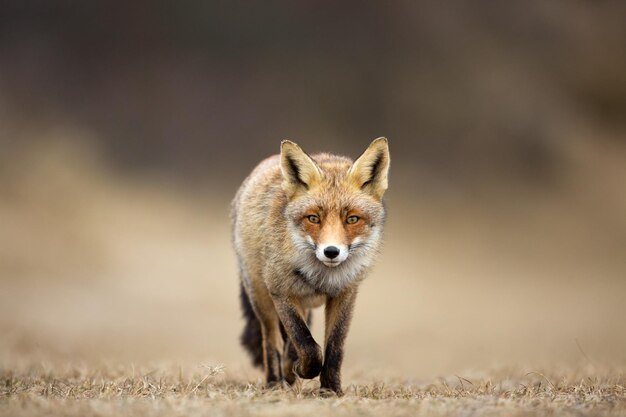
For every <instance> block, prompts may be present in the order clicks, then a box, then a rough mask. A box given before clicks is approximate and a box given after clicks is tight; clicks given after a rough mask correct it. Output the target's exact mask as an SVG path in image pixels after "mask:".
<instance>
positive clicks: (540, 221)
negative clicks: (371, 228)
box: [0, 1, 626, 378]
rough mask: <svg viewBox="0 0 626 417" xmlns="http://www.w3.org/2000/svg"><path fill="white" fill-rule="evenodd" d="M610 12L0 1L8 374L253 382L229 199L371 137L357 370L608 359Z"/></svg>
mask: <svg viewBox="0 0 626 417" xmlns="http://www.w3.org/2000/svg"><path fill="white" fill-rule="evenodd" d="M625 19H626V3H623V2H609V1H598V2H590V1H554V2H543V1H530V2H498V1H484V2H460V1H452V2H435V1H430V2H413V1H395V2H384V3H383V2H377V3H375V2H340V4H334V3H330V2H250V3H232V2H174V3H166V2H147V1H146V2H144V1H139V2H132V3H128V2H115V1H114V2H79V1H58V2H46V1H5V2H2V4H1V5H0V332H1V334H2V335H3V337H2V338H1V339H2V341H1V342H0V365H1V366H3V367H17V366H22V365H24V366H29V364H32V363H57V364H64V363H76V362H81V363H82V362H91V361H114V362H115V361H118V362H122V363H147V362H150V361H156V362H159V363H162V362H169V363H192V364H194V363H198V362H208V363H224V364H226V365H227V366H228V367H229V368H227V369H242V370H245V372H247V373H249V375H250V376H251V377H252V376H257V377H258V376H259V375H260V374H257V373H254V371H252V370H251V368H250V367H249V366H248V362H247V358H246V357H245V355H244V353H243V350H242V349H240V348H239V347H238V341H237V337H238V334H239V333H240V330H241V327H242V324H243V323H242V321H241V320H240V313H239V307H238V299H237V287H238V283H237V276H236V269H235V261H234V256H233V253H232V250H231V244H230V235H229V225H228V222H229V220H228V210H229V207H228V204H229V201H230V199H231V198H232V196H233V195H234V193H235V191H236V189H237V187H238V185H239V184H240V182H241V181H242V180H243V178H245V176H246V175H247V174H248V173H249V171H250V170H251V169H252V167H253V166H254V165H255V164H256V163H257V162H258V161H259V160H261V159H262V158H264V157H266V156H268V155H270V154H273V153H276V152H277V150H278V147H279V141H280V140H281V139H284V138H290V139H292V140H295V141H297V142H298V143H299V144H300V145H301V146H302V147H303V148H304V149H305V150H307V151H309V152H311V153H314V152H317V151H331V152H335V153H340V154H346V155H349V156H352V157H356V156H358V155H359V154H360V153H361V151H362V150H363V149H364V148H365V147H366V146H367V144H368V143H369V142H370V141H371V140H372V139H373V138H375V137H378V136H386V137H388V138H389V140H390V147H391V154H392V167H391V183H390V190H389V192H388V194H387V196H386V198H387V203H388V208H389V223H388V226H387V230H386V241H387V244H386V247H385V250H384V252H383V255H382V256H381V258H380V262H379V263H378V265H377V267H376V269H375V271H374V273H373V274H372V275H371V277H370V278H369V279H368V280H367V281H366V282H365V284H364V285H363V288H362V291H361V299H360V300H359V303H358V305H357V312H356V315H355V320H354V325H353V329H352V331H351V335H350V336H349V339H348V352H347V363H346V366H347V367H348V368H349V369H350V370H351V371H353V372H360V371H371V370H372V368H373V369H374V370H381V372H384V373H391V374H395V375H406V376H413V377H417V378H430V377H432V376H435V375H445V374H450V373H461V372H471V371H480V370H481V369H485V368H488V367H522V368H523V369H526V370H535V369H538V368H540V367H542V366H552V365H554V364H558V365H564V366H574V367H579V366H623V365H624V364H625V362H626V353H625V352H626V332H625V330H626V328H625V327H624V318H625V317H626V305H625V303H624V296H625V295H626V280H625V279H624V278H625V274H626V117H625V116H626V25H624V21H625ZM315 321H316V324H315V329H316V330H315V331H316V334H317V335H318V336H320V334H321V333H320V330H321V328H322V327H321V325H322V323H321V321H322V315H320V314H318V315H317V316H316V317H315ZM20 364H21V365H20Z"/></svg>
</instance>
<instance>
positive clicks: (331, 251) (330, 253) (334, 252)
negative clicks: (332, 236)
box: [324, 246, 339, 259]
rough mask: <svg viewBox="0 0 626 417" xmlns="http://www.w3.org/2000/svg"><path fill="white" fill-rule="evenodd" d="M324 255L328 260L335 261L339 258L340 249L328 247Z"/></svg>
mask: <svg viewBox="0 0 626 417" xmlns="http://www.w3.org/2000/svg"><path fill="white" fill-rule="evenodd" d="M324 255H325V256H326V257H327V258H330V259H335V258H336V257H337V256H339V248H337V247H336V246H328V247H327V248H325V249H324Z"/></svg>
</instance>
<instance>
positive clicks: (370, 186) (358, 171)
mask: <svg viewBox="0 0 626 417" xmlns="http://www.w3.org/2000/svg"><path fill="white" fill-rule="evenodd" d="M389 162H390V159H389V145H388V143H387V139H386V138H378V139H374V141H373V142H372V143H371V144H370V146H368V148H367V149H366V150H365V152H363V154H362V155H361V156H360V157H359V158H358V159H357V160H356V161H354V163H353V164H352V166H351V167H350V169H349V170H348V177H349V178H350V179H351V180H352V181H353V182H354V183H355V184H356V186H357V187H359V188H360V189H362V190H364V191H366V192H368V193H370V194H371V195H373V196H374V197H376V198H378V199H379V200H380V199H382V198H383V194H384V193H385V190H387V174H388V173H389Z"/></svg>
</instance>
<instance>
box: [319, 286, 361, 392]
mask: <svg viewBox="0 0 626 417" xmlns="http://www.w3.org/2000/svg"><path fill="white" fill-rule="evenodd" d="M355 299H356V289H351V288H349V289H346V290H344V291H343V292H342V293H341V294H339V295H338V296H337V297H334V298H330V297H329V298H328V300H327V301H326V332H325V354H324V366H323V368H322V373H321V375H320V382H321V388H323V389H329V390H331V391H334V392H335V393H337V395H339V396H341V395H343V391H342V390H341V363H342V362H343V346H344V342H345V340H346V335H347V334H348V328H349V327H350V320H351V319H352V310H353V309H354V301H355Z"/></svg>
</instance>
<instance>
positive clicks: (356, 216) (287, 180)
mask: <svg viewBox="0 0 626 417" xmlns="http://www.w3.org/2000/svg"><path fill="white" fill-rule="evenodd" d="M389 162H390V159H389V147H388V144H387V139H385V138H378V139H376V140H374V141H373V142H372V143H371V144H370V146H369V147H368V148H367V149H366V150H365V152H363V154H362V155H361V156H360V157H359V158H358V159H357V160H356V161H355V162H354V163H352V161H351V160H349V159H348V158H344V157H340V156H334V155H329V154H319V155H315V156H313V157H311V156H309V155H307V154H306V153H305V152H304V151H303V150H302V149H300V147H299V146H298V145H296V144H295V143H293V142H290V141H287V140H285V141H283V142H282V144H281V170H282V175H283V184H282V187H283V189H284V191H285V194H286V196H287V199H288V200H289V203H288V204H287V206H286V210H285V215H286V217H287V221H288V222H289V226H290V230H291V236H292V239H293V241H294V243H295V245H296V248H297V249H298V250H299V251H300V253H299V255H298V257H299V259H300V261H301V262H302V263H304V264H305V265H304V268H305V271H304V272H306V273H307V274H308V275H320V274H321V275H324V276H327V275H328V274H327V272H329V271H328V270H329V269H331V268H332V269H333V272H340V270H343V271H344V272H349V273H356V272H358V271H359V270H360V269H361V268H364V267H367V266H368V265H369V263H370V262H371V259H372V256H371V255H372V254H373V253H374V252H376V250H377V249H378V246H379V241H380V237H381V232H382V226H383V222H384V219H385V209H384V207H383V203H382V197H383V194H384V193H385V190H386V189H387V174H388V172H389ZM333 275H334V274H333ZM329 279H330V278H329Z"/></svg>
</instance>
